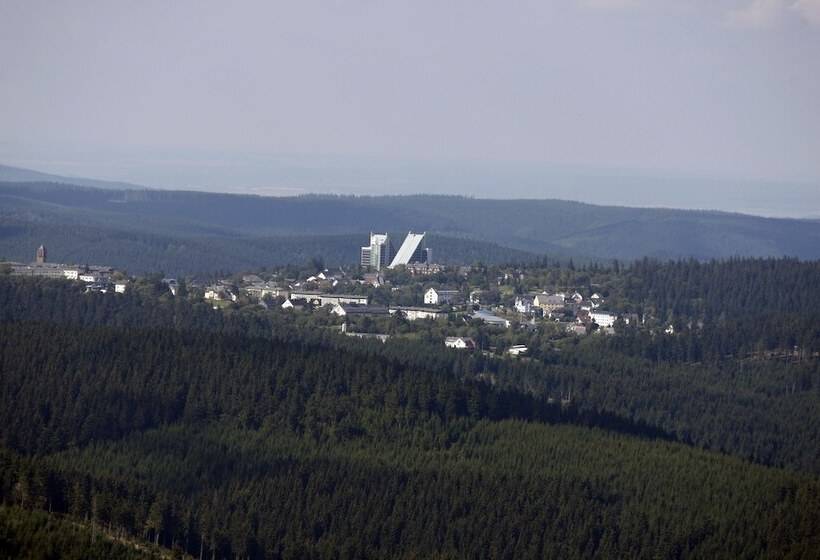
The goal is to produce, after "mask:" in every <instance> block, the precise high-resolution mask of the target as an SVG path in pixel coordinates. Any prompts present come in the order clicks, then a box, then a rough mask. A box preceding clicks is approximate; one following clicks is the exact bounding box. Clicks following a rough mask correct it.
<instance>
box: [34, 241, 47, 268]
mask: <svg viewBox="0 0 820 560" xmlns="http://www.w3.org/2000/svg"><path fill="white" fill-rule="evenodd" d="M36 260H37V264H43V263H45V262H46V246H45V245H40V246H39V247H37V259H36Z"/></svg>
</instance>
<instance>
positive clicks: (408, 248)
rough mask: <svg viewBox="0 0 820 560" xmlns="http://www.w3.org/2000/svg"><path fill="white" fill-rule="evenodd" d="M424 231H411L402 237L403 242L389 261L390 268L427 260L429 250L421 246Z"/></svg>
mask: <svg viewBox="0 0 820 560" xmlns="http://www.w3.org/2000/svg"><path fill="white" fill-rule="evenodd" d="M425 235H426V234H425V233H413V232H412V231H411V232H409V233H408V234H407V237H405V238H404V242H403V243H402V244H401V247H399V250H398V251H396V256H395V257H393V261H392V262H391V263H390V268H396V267H397V266H399V265H407V264H410V263H425V262H429V261H430V259H429V256H430V255H431V253H432V252H431V251H429V250H428V249H426V248H424V247H422V242H423V241H424V236H425Z"/></svg>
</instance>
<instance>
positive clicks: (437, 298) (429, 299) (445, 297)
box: [424, 288, 461, 305]
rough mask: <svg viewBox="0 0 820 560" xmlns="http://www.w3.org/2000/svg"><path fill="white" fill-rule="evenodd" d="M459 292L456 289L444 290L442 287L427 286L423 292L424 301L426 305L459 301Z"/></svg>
mask: <svg viewBox="0 0 820 560" xmlns="http://www.w3.org/2000/svg"><path fill="white" fill-rule="evenodd" d="M460 300H461V294H460V293H459V291H458V290H446V289H443V288H429V289H428V290H427V291H426V292H424V303H425V304H426V305H444V304H445V303H459V302H460Z"/></svg>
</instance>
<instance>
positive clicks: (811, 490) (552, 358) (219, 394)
mask: <svg viewBox="0 0 820 560" xmlns="http://www.w3.org/2000/svg"><path fill="white" fill-rule="evenodd" d="M530 272H531V275H535V276H537V275H538V274H542V275H544V276H550V275H560V276H563V277H567V279H569V280H571V281H573V282H575V283H578V282H581V281H583V280H586V281H588V282H590V283H594V284H595V285H596V286H599V287H600V289H603V290H607V291H611V301H612V303H613V306H616V307H618V308H620V309H622V310H623V311H624V312H625V313H633V314H636V315H651V316H653V317H663V318H664V323H663V324H666V322H667V321H668V322H671V323H673V324H675V325H676V329H675V331H674V333H673V334H664V333H663V332H660V333H655V334H652V331H651V330H648V329H641V330H639V329H636V328H634V326H630V325H626V324H619V325H616V334H615V335H612V336H589V337H586V338H577V339H572V340H569V341H566V340H562V341H558V342H560V344H558V343H557V342H555V341H553V340H551V339H550V337H549V333H545V332H528V333H522V334H520V335H519V334H515V335H512V334H510V335H507V334H504V333H497V334H494V333H492V332H488V333H483V331H480V332H478V334H479V335H482V336H493V337H496V339H497V340H498V341H501V340H502V339H503V337H504V336H521V337H529V338H528V339H527V343H528V344H530V345H531V346H532V347H533V349H534V352H533V354H532V356H531V357H530V358H529V359H527V360H510V359H504V358H502V357H498V356H493V355H485V354H482V353H464V352H458V351H452V350H445V349H442V348H441V338H440V334H439V333H438V331H437V329H438V328H439V327H438V326H437V325H436V324H434V323H430V324H429V326H427V327H426V328H427V329H428V330H427V331H425V332H424V333H422V336H418V337H416V338H412V339H399V338H397V339H391V340H390V341H388V342H387V343H386V344H381V343H378V342H372V341H360V340H351V339H349V338H346V337H343V336H341V335H339V334H338V332H337V330H336V329H334V328H331V327H330V324H331V323H330V320H329V319H328V318H327V315H326V314H322V313H319V312H315V313H313V314H303V315H295V314H293V313H287V312H280V311H274V310H271V311H267V310H264V309H261V308H258V307H257V308H253V307H244V308H237V309H231V308H227V309H219V310H216V309H213V308H212V307H211V306H210V305H207V304H205V303H202V302H199V301H197V300H196V299H194V298H190V299H189V298H184V297H177V298H173V297H170V295H169V294H168V293H167V290H163V289H162V286H161V284H159V283H158V282H151V281H143V282H141V283H138V284H137V286H136V288H135V289H134V290H132V291H131V292H129V293H127V294H124V295H119V294H94V293H89V294H86V293H83V290H82V288H81V287H80V286H78V285H77V284H72V283H69V282H63V281H44V280H39V281H38V280H31V279H16V278H7V277H6V278H4V277H2V276H0V443H2V452H0V495H1V496H2V501H3V504H4V505H3V506H2V509H0V552H3V553H6V554H7V555H9V556H15V555H21V556H23V555H24V554H25V551H29V552H28V554H29V555H30V556H31V557H46V556H47V555H48V552H37V551H38V550H40V549H38V548H37V546H41V545H39V544H37V543H42V547H46V548H47V547H49V546H51V547H57V548H58V549H59V550H62V551H65V553H64V554H63V555H64V556H65V557H72V555H74V556H75V557H80V556H84V557H103V556H105V555H110V556H123V557H128V556H129V555H130V556H135V555H137V554H142V553H146V554H148V552H147V549H146V550H145V551H140V550H137V549H134V548H133V547H132V546H128V545H122V544H120V545H117V544H115V541H112V540H111V539H108V540H106V539H102V538H98V539H97V540H92V539H89V538H88V534H87V532H89V531H97V532H98V533H99V534H103V533H104V534H105V535H108V536H109V537H110V536H118V535H119V536H121V537H123V538H126V539H130V540H129V541H128V542H143V543H145V544H146V545H149V544H153V545H155V546H159V547H160V548H161V549H162V550H167V551H176V553H179V554H181V553H187V554H188V555H190V556H193V557H196V558H205V557H208V558H223V557H224V558H234V557H236V558H395V557H404V558H420V557H439V558H531V557H539V558H542V557H543V558H590V557H599V558H616V557H618V558H624V557H634V558H649V557H660V558H756V557H784V558H813V557H816V554H817V550H820V480H819V479H818V475H819V474H820V445H818V442H820V358H818V354H817V353H818V352H819V351H820V321H818V317H820V294H818V291H817V289H816V288H817V286H818V279H820V269H818V264H817V263H813V262H811V263H805V262H800V261H796V260H788V259H778V260H731V261H724V262H712V263H699V262H694V261H681V262H656V261H639V262H636V263H634V264H632V265H630V266H621V265H613V266H612V267H599V266H598V265H592V266H591V267H586V268H583V269H575V268H568V267H566V266H563V267H559V266H552V267H550V266H543V265H541V266H540V268H539V267H538V266H536V265H532V269H531V270H530ZM465 328H472V327H465ZM482 333H483V334H482ZM568 395H571V398H566V397H567V396H568ZM49 512H50V513H49ZM70 528H74V529H70ZM75 529H76V532H74V531H75ZM49 543H51V544H49ZM112 547H113V548H112ZM116 547H120V548H116ZM86 548H87V550H88V552H87V553H85V554H83V553H82V551H84V550H86ZM43 550H45V548H44V549H43ZM31 551H34V552H31ZM73 551H77V552H73ZM18 553H19V554H18Z"/></svg>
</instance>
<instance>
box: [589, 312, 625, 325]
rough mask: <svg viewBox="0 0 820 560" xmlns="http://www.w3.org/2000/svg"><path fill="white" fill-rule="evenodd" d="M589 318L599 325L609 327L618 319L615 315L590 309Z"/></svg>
mask: <svg viewBox="0 0 820 560" xmlns="http://www.w3.org/2000/svg"><path fill="white" fill-rule="evenodd" d="M589 318H590V319H591V320H592V321H594V322H595V324H596V325H598V326H599V327H603V328H606V327H611V326H613V325H614V324H615V321H617V320H618V317H617V315H612V314H610V313H606V312H603V311H590V313H589Z"/></svg>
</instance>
